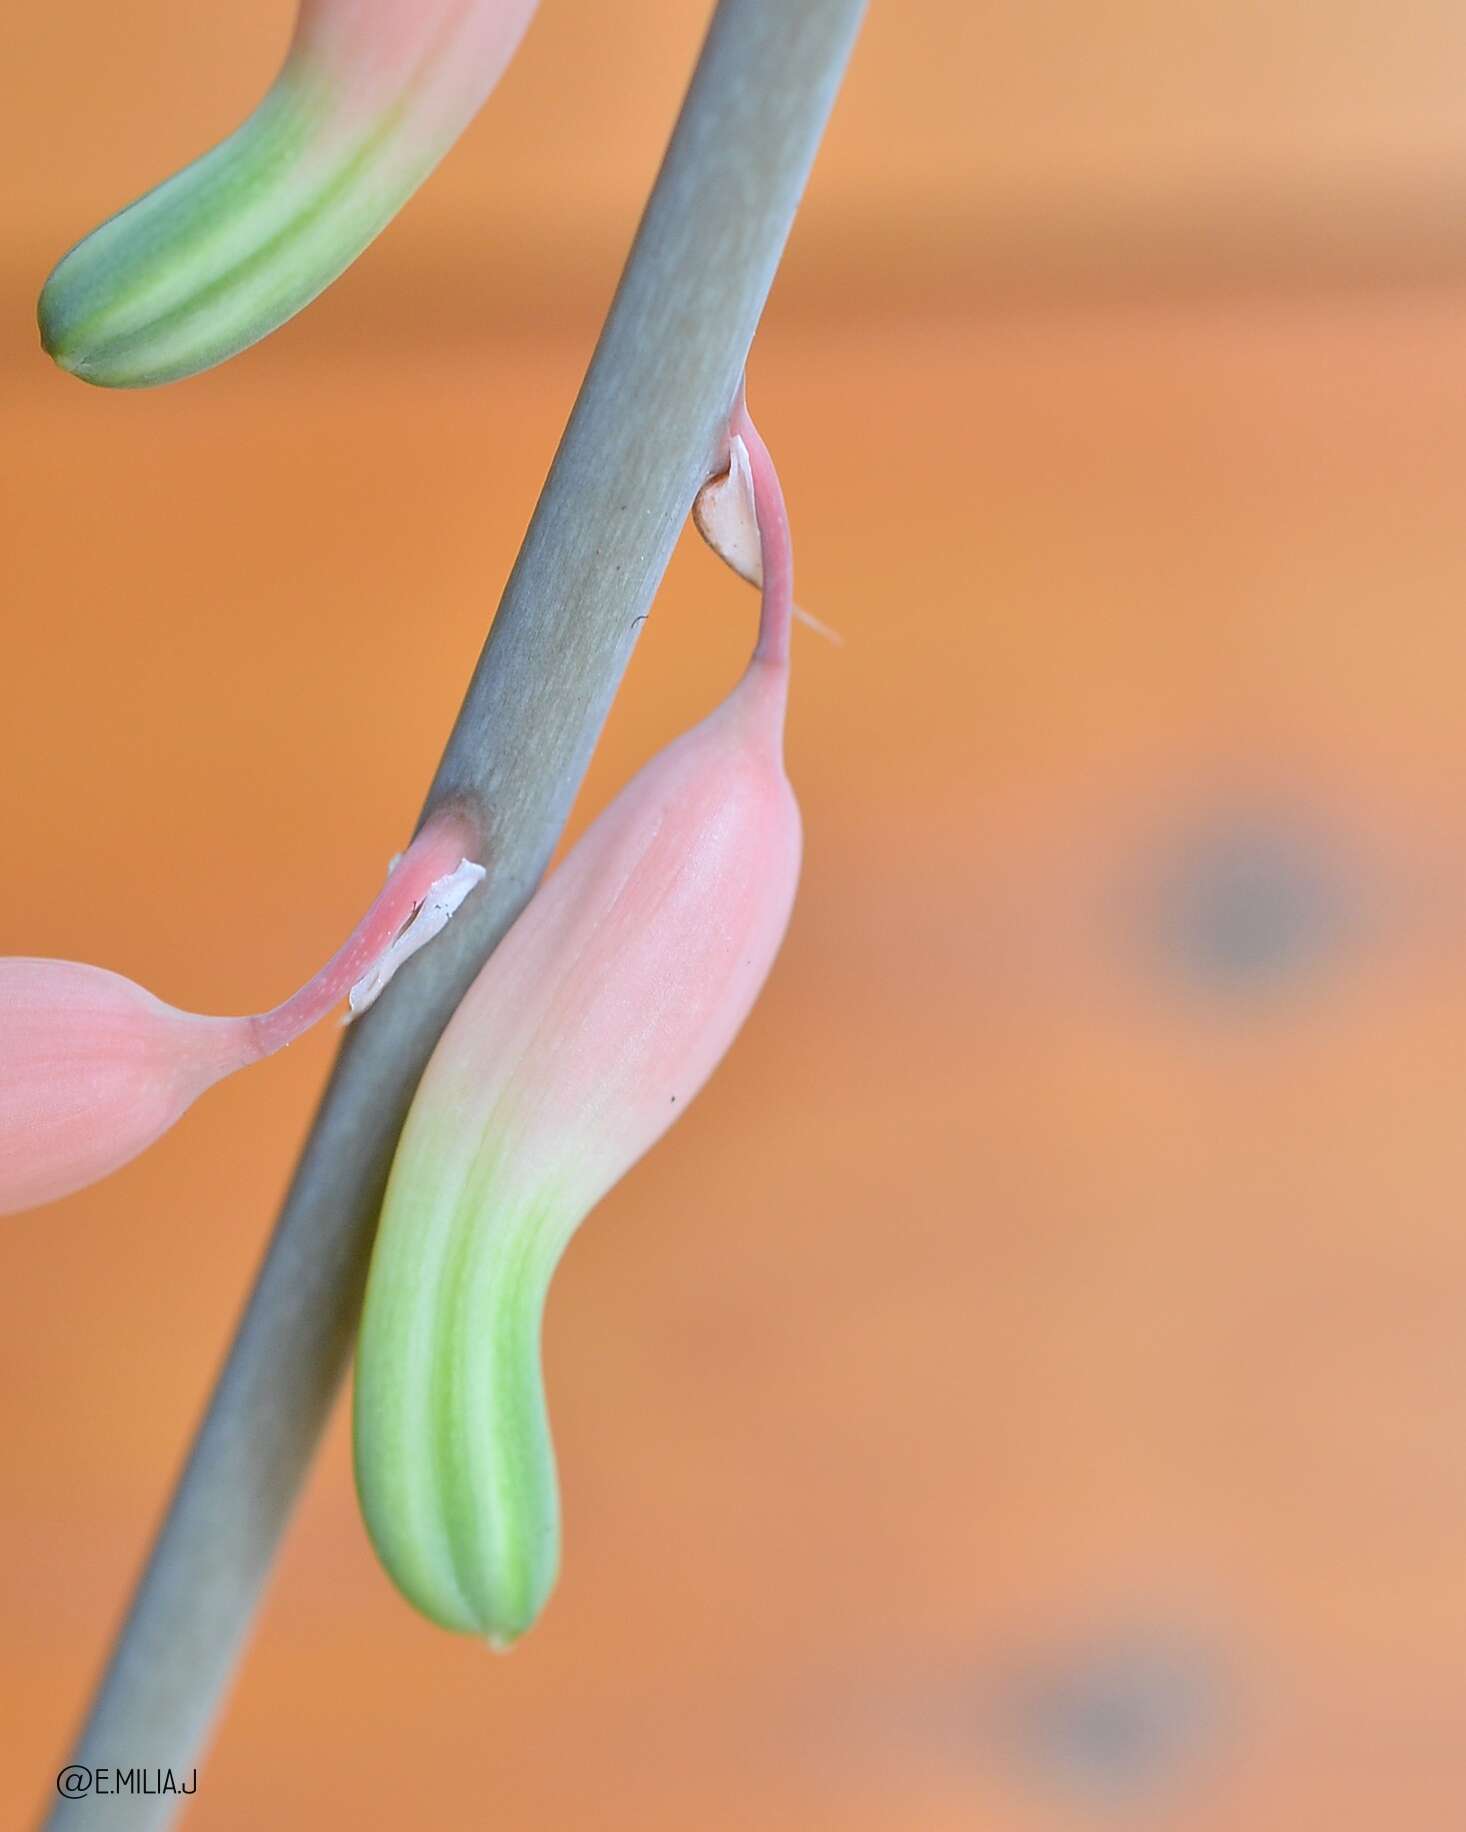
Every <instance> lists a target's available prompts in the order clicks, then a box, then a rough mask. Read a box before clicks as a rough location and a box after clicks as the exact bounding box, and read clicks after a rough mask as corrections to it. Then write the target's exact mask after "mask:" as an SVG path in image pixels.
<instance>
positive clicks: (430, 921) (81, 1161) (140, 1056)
mask: <svg viewBox="0 0 1466 1832" xmlns="http://www.w3.org/2000/svg"><path fill="white" fill-rule="evenodd" d="M469 835H470V829H469V827H468V825H467V824H466V822H465V821H464V820H463V819H462V818H461V817H459V816H457V815H445V816H440V817H437V818H435V819H434V820H432V821H430V822H429V823H428V825H427V826H425V827H424V828H423V830H422V832H421V833H420V834H419V835H418V837H417V838H416V839H415V840H414V841H413V843H412V845H411V846H410V847H409V848H408V849H407V851H406V852H405V853H404V854H403V855H402V857H401V859H399V860H398V862H397V864H396V865H395V867H394V868H393V871H392V874H391V876H390V878H389V879H388V881H387V884H386V887H385V888H384V889H383V891H382V893H381V895H380V896H379V897H378V898H377V900H376V902H375V903H374V904H373V905H372V907H371V909H370V910H369V911H368V913H367V914H366V916H365V917H363V919H362V921H361V922H360V923H359V924H358V926H357V927H356V929H355V930H354V931H353V932H352V934H351V936H350V937H349V938H348V940H347V941H346V943H345V944H344V946H343V947H342V948H341V949H340V950H339V951H338V953H337V954H336V955H334V956H333V958H332V959H331V961H330V962H329V963H328V964H327V965H326V966H325V967H323V968H322V969H321V971H320V972H319V973H318V974H317V975H316V976H315V978H314V979H312V980H310V981H309V982H308V983H307V984H306V985H305V986H303V987H302V988H301V989H300V991H299V992H297V993H296V994H295V995H294V997H293V998H290V999H288V1000H287V1001H286V1002H285V1003H284V1004H283V1005H279V1006H276V1007H275V1009H274V1010H273V1011H267V1012H262V1013H260V1014H259V1015H257V1016H254V1017H246V1018H210V1017H200V1016H198V1015H197V1014H196V1013H194V1012H188V1011H179V1010H177V1009H176V1008H175V1007H174V1006H172V1005H165V1004H164V1003H163V1001H162V1000H161V999H156V998H154V997H153V995H152V993H150V992H147V991H145V990H144V988H143V987H141V986H138V985H136V984H135V983H134V982H133V981H132V980H128V979H124V978H123V977H122V976H121V974H117V973H110V972H108V971H107V969H106V968H105V967H86V966H82V965H81V964H80V963H79V962H76V961H52V960H24V959H0V1214H9V1213H12V1212H14V1211H15V1210H17V1209H25V1208H32V1207H34V1206H35V1205H36V1204H37V1203H41V1202H50V1201H52V1200H53V1199H54V1198H55V1197H57V1196H65V1195H68V1194H69V1193H70V1192H71V1191H73V1190H78V1189H81V1188H83V1187H84V1186H85V1185H86V1184H88V1183H94V1182H96V1180H97V1179H98V1178H99V1177H104V1176H106V1175H107V1173H108V1172H109V1171H113V1170H116V1169H117V1168H118V1167H119V1166H120V1165H123V1164H126V1163H127V1162H128V1160H129V1159H130V1158H135V1157H136V1156H137V1154H138V1153H139V1152H140V1151H142V1150H144V1149H145V1148H146V1147H147V1146H149V1145H151V1144H152V1142H153V1140H154V1139H156V1138H157V1137H158V1136H159V1134H160V1133H163V1132H166V1131H167V1129H168V1128H169V1127H170V1126H171V1125H172V1124H173V1122H174V1121H175V1120H177V1119H178V1118H180V1116H181V1115H182V1114H183V1113H184V1111H185V1110H186V1109H187V1108H188V1107H189V1106H191V1105H192V1103H193V1102H194V1101H195V1100H197V1099H198V1097H199V1095H200V1094H202V1093H203V1091H204V1089H205V1088H208V1087H211V1086H212V1085H213V1084H214V1083H215V1082H216V1081H219V1080H221V1079H222V1078H223V1077H224V1076H225V1075H230V1074H232V1073H233V1072H234V1070H235V1069H239V1068H243V1067H244V1066H245V1065H246V1064H247V1063H251V1062H258V1061H259V1060H260V1058H261V1057H264V1056H269V1055H272V1054H273V1053H274V1051H276V1050H278V1049H281V1048H283V1047H284V1045H285V1044H287V1043H290V1042H293V1041H294V1039H295V1038H296V1037H298V1036H300V1035H301V1033H302V1032H303V1031H305V1030H308V1029H309V1028H310V1026H311V1025H313V1024H314V1023H316V1022H317V1020H318V1019H320V1018H322V1017H324V1016H325V1014H326V1013H327V1012H328V1011H329V1010H330V1009H331V1008H332V1006H333V1005H335V1004H337V1003H338V1002H339V1001H340V1000H341V999H342V998H344V997H346V996H348V993H349V994H350V997H351V1004H352V1010H353V1012H356V1011H359V1010H361V1009H363V1008H364V1006H365V1005H367V1004H369V1003H370V1002H371V1000H372V999H373V998H375V997H376V994H377V992H378V991H380V989H381V987H382V986H383V985H384V984H385V983H386V980H387V978H388V977H390V974H391V972H392V971H393V970H394V969H395V967H396V966H397V965H399V964H400V962H401V961H402V960H403V959H405V958H406V957H407V955H408V954H410V953H411V952H413V951H414V950H415V949H416V948H417V947H419V946H421V945H422V943H423V941H425V940H428V939H430V938H431V934H432V933H436V931H437V929H439V928H441V927H442V926H443V923H444V922H445V921H446V920H447V918H448V916H450V915H451V914H452V912H453V910H454V909H456V908H457V906H458V904H459V903H461V902H462V900H463V898H464V897H465V896H466V895H467V894H468V892H469V891H470V890H471V889H472V888H473V886H474V885H475V884H476V883H477V882H478V880H479V879H480V878H482V876H483V868H482V867H481V866H478V865H473V864H470V863H469V862H468V861H467V860H466V859H465V858H464V852H465V850H466V848H467V846H468V844H469Z"/></svg>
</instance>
